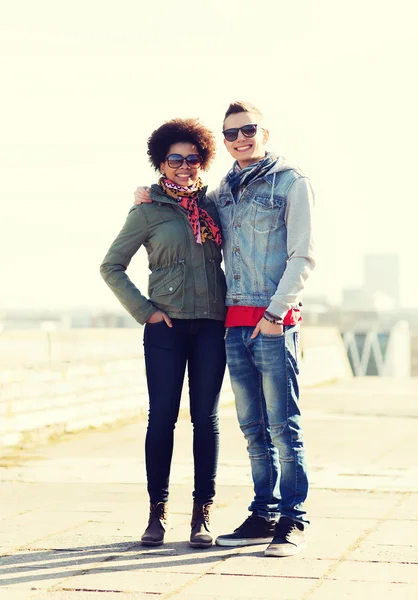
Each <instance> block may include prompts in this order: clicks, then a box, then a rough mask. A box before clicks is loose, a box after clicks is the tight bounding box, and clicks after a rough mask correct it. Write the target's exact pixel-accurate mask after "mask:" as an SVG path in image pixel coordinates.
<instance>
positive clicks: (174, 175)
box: [160, 142, 201, 187]
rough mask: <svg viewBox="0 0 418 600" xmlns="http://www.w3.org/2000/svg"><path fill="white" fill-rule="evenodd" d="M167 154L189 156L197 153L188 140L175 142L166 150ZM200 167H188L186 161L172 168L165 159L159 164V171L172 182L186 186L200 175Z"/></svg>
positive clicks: (196, 149) (195, 147)
mask: <svg viewBox="0 0 418 600" xmlns="http://www.w3.org/2000/svg"><path fill="white" fill-rule="evenodd" d="M169 154H180V155H181V156H183V158H186V156H189V154H199V150H198V148H197V146H195V145H194V144H190V143H189V142H177V143H176V144H172V145H171V146H170V148H169V149H168V151H167V156H168V155H169ZM200 170H201V169H200V167H189V165H188V164H187V163H186V161H183V164H182V165H180V167H177V168H175V169H173V168H172V167H170V166H169V165H168V162H167V160H166V161H165V162H162V163H161V164H160V171H161V173H162V175H164V177H167V178H168V179H170V180H171V181H172V182H173V183H176V184H177V185H181V186H183V187H187V186H189V185H193V183H194V182H195V181H197V179H198V178H199V176H200Z"/></svg>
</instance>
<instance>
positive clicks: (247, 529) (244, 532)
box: [215, 512, 276, 546]
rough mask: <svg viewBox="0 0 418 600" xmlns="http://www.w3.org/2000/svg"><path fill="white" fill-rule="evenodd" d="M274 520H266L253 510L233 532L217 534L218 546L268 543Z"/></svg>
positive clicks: (270, 538) (271, 536)
mask: <svg viewBox="0 0 418 600" xmlns="http://www.w3.org/2000/svg"><path fill="white" fill-rule="evenodd" d="M275 524H276V522H275V521H266V519H264V518H263V517H259V516H258V515H257V514H256V513H255V512H253V513H252V514H251V515H250V516H249V517H248V518H247V519H246V520H245V521H244V523H243V524H242V525H240V526H239V527H237V529H235V531H234V533H229V534H227V535H219V536H218V537H217V538H216V542H215V543H216V544H217V545H218V546H251V545H252V544H268V543H269V542H271V540H272V539H273V536H274V526H275Z"/></svg>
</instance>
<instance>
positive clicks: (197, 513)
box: [189, 502, 213, 548]
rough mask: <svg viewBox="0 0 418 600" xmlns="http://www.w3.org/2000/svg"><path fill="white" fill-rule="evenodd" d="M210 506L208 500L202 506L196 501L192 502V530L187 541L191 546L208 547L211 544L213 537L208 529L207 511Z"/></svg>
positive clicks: (210, 503)
mask: <svg viewBox="0 0 418 600" xmlns="http://www.w3.org/2000/svg"><path fill="white" fill-rule="evenodd" d="M211 506H212V502H208V503H207V504H203V505H202V506H200V504H197V502H194V504H193V514H192V521H191V526H192V532H191V534H190V542H189V544H190V546H192V548H209V546H212V542H213V538H212V534H211V532H210V531H209V527H210V519H209V511H210V509H211Z"/></svg>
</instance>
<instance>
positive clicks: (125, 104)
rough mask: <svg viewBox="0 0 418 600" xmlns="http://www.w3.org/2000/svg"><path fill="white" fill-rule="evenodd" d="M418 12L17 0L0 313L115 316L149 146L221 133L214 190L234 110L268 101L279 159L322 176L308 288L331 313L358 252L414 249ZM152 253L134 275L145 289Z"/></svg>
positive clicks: (2, 151)
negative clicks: (116, 265) (199, 129)
mask: <svg viewBox="0 0 418 600" xmlns="http://www.w3.org/2000/svg"><path fill="white" fill-rule="evenodd" d="M417 15H418V10H417V8H416V2H415V1H414V0H410V1H406V0H398V1H397V2H396V3H394V2H386V1H385V0H362V1H360V0H352V1H351V2H348V1H347V2H342V1H338V0H312V2H310V1H309V0H300V1H299V2H293V3H290V2H288V1H286V2H284V1H282V0H271V1H270V0H265V1H264V2H260V3H254V2H252V1H251V2H250V1H249V0H248V1H247V0H241V1H230V0H206V1H205V2H197V3H196V2H195V3H190V4H187V3H184V2H183V3H180V4H179V3H175V2H174V3H173V2H172V0H171V1H167V0H160V1H159V2H152V3H150V2H147V3H141V2H138V0H118V1H117V2H112V1H111V0H109V1H108V2H106V3H105V2H103V1H98V0H72V1H71V2H68V1H62V2H61V1H57V0H37V1H36V2H34V1H33V0H21V1H19V0H14V2H13V3H12V2H10V3H8V6H7V8H3V9H2V14H1V18H0V65H1V67H0V68H1V72H0V75H1V79H0V80H1V87H2V91H1V94H0V132H1V137H0V198H1V209H0V210H1V212H0V246H1V247H0V269H1V275H2V277H1V284H0V309H1V308H5V307H19V308H27V309H30V308H31V307H33V308H43V307H44V308H66V307H78V306H89V307H97V308H99V309H100V308H105V309H106V308H117V309H118V308H119V304H118V302H117V300H116V299H115V298H114V297H113V296H112V294H111V292H110V290H108V288H107V286H106V285H105V284H104V282H103V281H102V279H101V277H100V275H99V266H100V262H101V260H102V258H103V256H104V255H105V253H106V251H107V249H108V247H109V245H110V243H111V242H112V240H113V239H114V237H115V236H116V234H117V233H118V231H119V230H120V228H121V227H122V225H123V222H124V220H125V217H126V215H127V212H128V210H129V207H130V205H131V203H132V200H133V192H134V190H135V188H136V186H137V185H140V184H147V185H149V184H151V183H153V182H155V181H156V177H157V176H156V174H155V173H154V172H153V171H152V169H151V168H150V167H149V166H148V163H147V159H146V140H147V137H148V136H149V135H150V133H151V132H152V130H153V129H155V128H156V127H158V126H159V125H160V124H161V123H162V122H163V121H165V120H167V119H170V118H173V117H178V116H180V117H190V116H192V117H200V118H201V119H202V121H203V122H204V123H205V124H206V125H208V126H210V127H211V128H212V129H213V130H214V131H215V132H216V134H217V139H218V142H219V143H218V153H217V158H216V160H215V164H214V166H213V168H212V169H211V172H210V173H209V174H208V176H207V177H206V182H207V183H209V186H210V187H214V186H215V185H216V184H217V183H218V181H219V180H220V178H221V176H222V175H223V174H224V173H225V172H226V171H227V170H228V169H229V167H230V165H231V164H232V161H231V159H230V157H229V155H228V153H227V152H226V150H225V148H224V146H223V143H222V136H221V134H220V131H221V126H222V118H223V114H224V112H225V110H226V108H227V106H228V104H229V103H230V101H232V100H237V99H243V100H249V101H251V102H253V103H255V104H257V105H258V106H259V107H260V109H261V110H262V111H263V112H264V114H265V117H266V122H267V125H268V127H269V129H270V142H269V146H268V149H269V150H272V151H275V152H276V153H277V154H280V155H282V156H285V157H286V158H287V159H289V160H291V161H293V162H295V163H296V164H297V165H299V166H300V167H301V168H302V169H303V170H304V172H305V173H306V174H307V175H308V176H309V177H310V178H311V180H312V184H313V187H314V190H315V194H316V203H317V210H316V216H317V248H318V252H317V268H316V270H315V271H314V274H313V275H312V277H311V279H310V280H309V281H308V285H307V292H309V293H319V294H325V295H326V296H327V297H328V298H329V299H330V300H332V301H338V299H339V294H340V291H341V288H343V287H355V286H359V285H361V283H362V256H363V255H364V254H365V253H376V252H384V253H388V252H394V253H398V254H399V255H400V257H401V264H402V289H401V300H402V303H403V304H404V305H405V306H417V305H418V285H417V283H416V272H417V268H416V265H415V248H416V242H415V240H416V238H417V236H418V231H417V216H418V210H417V208H416V207H417V203H418V197H417V191H416V188H415V186H414V184H413V182H412V183H411V181H410V180H411V179H413V178H414V172H415V164H416V162H417V150H416V140H417V138H418V117H417V106H418V93H417V89H416V88H417V86H416V81H415V80H416V57H417V55H418V43H417V35H416V22H417ZM146 264H147V263H146V253H145V250H144V249H141V250H140V252H139V253H138V255H137V256H136V257H135V258H134V259H133V261H132V263H131V266H130V268H129V269H128V273H129V275H130V277H131V278H132V279H133V280H134V281H135V282H136V283H137V284H138V286H139V287H140V288H141V290H142V291H144V292H145V293H146V280H147V276H148V273H147V266H146Z"/></svg>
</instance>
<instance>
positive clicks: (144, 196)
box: [134, 187, 152, 205]
mask: <svg viewBox="0 0 418 600" xmlns="http://www.w3.org/2000/svg"><path fill="white" fill-rule="evenodd" d="M149 191H150V190H149V187H138V188H136V190H135V193H134V198H135V200H134V204H137V205H138V204H147V203H149V202H152V200H151V198H150V195H149Z"/></svg>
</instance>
